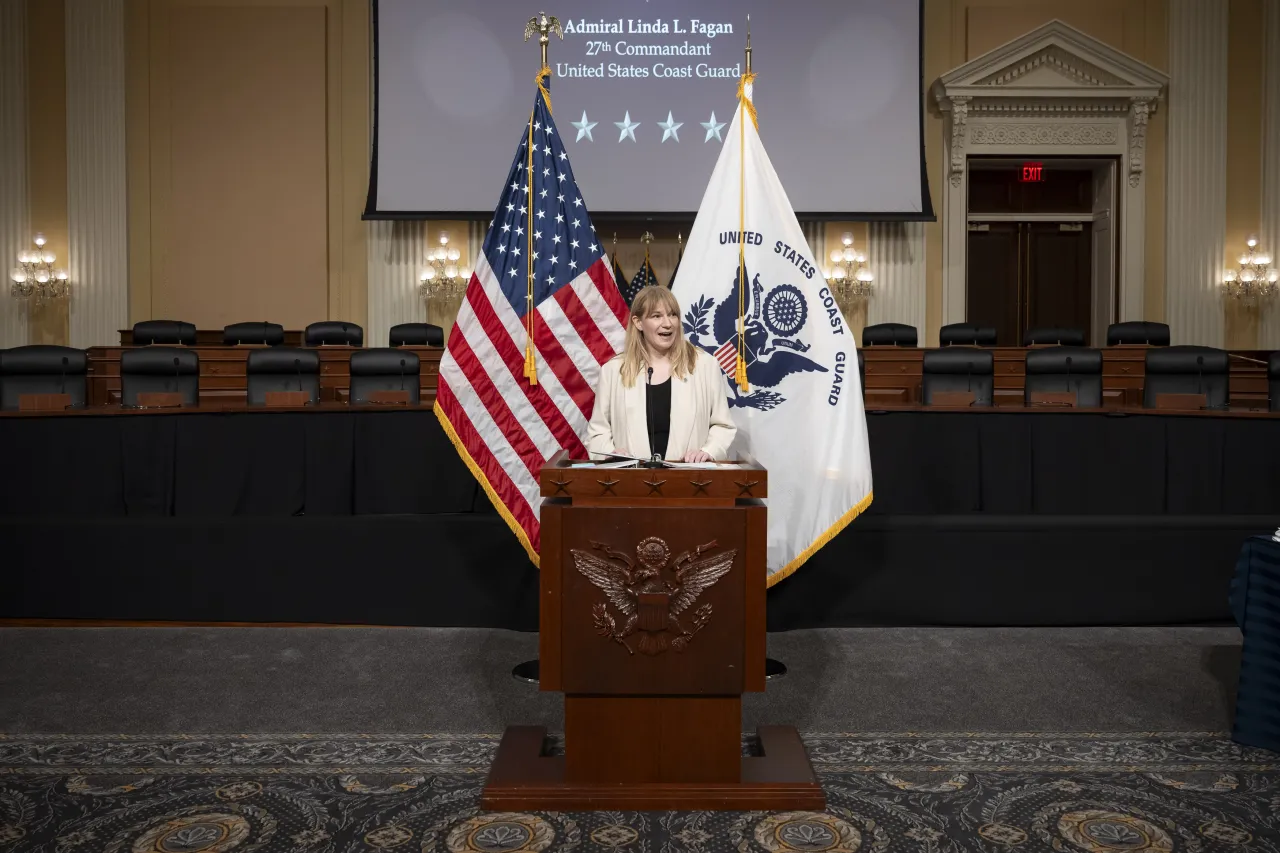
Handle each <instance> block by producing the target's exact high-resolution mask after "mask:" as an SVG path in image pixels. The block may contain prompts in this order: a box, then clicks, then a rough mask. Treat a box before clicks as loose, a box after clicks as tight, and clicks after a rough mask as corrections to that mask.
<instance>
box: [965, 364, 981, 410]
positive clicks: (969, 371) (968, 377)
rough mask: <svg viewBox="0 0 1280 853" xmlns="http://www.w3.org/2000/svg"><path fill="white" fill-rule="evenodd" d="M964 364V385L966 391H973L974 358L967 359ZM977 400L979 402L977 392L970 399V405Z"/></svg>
mask: <svg viewBox="0 0 1280 853" xmlns="http://www.w3.org/2000/svg"><path fill="white" fill-rule="evenodd" d="M964 366H965V375H964V387H965V390H966V391H969V392H972V391H973V361H972V360H969V361H966V362H965V363H964ZM976 402H978V399H977V395H976V394H975V395H974V399H972V400H970V401H969V405H970V406H972V405H973V404H974V403H976Z"/></svg>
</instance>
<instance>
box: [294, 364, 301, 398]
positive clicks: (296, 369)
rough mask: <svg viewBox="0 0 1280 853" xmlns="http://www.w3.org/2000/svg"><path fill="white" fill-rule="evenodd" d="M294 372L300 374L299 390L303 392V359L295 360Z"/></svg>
mask: <svg viewBox="0 0 1280 853" xmlns="http://www.w3.org/2000/svg"><path fill="white" fill-rule="evenodd" d="M293 370H294V372H295V373H297V374H298V390H299V391H301V390H302V359H299V358H295V359H294V360H293Z"/></svg>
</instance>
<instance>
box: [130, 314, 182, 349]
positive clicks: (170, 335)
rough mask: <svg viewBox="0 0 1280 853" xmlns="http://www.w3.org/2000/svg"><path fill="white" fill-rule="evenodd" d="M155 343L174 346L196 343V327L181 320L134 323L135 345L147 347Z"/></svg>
mask: <svg viewBox="0 0 1280 853" xmlns="http://www.w3.org/2000/svg"><path fill="white" fill-rule="evenodd" d="M153 344H161V345H166V346H172V345H174V344H181V345H183V346H188V347H193V346H195V345H196V327H195V326H194V325H192V324H191V323H184V322H182V321H181V320H143V321H142V322H140V323H134V324H133V345H134V346H135V347H147V346H152V345H153Z"/></svg>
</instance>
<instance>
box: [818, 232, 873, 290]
mask: <svg viewBox="0 0 1280 853" xmlns="http://www.w3.org/2000/svg"><path fill="white" fill-rule="evenodd" d="M840 242H841V243H843V244H844V248H842V249H832V250H831V266H830V267H828V268H827V269H825V270H823V273H822V274H823V277H825V278H826V280H827V283H828V284H829V285H831V287H832V289H833V290H835V292H836V295H837V297H838V298H842V299H854V300H857V299H869V298H870V297H871V292H872V290H873V289H874V286H873V285H872V282H873V281H875V275H873V274H872V272H871V270H869V269H867V266H866V264H867V256H866V255H864V254H862V253H861V252H859V251H858V250H856V249H855V248H853V235H852V234H849V233H846V234H845V235H844V236H843V237H841V238H840Z"/></svg>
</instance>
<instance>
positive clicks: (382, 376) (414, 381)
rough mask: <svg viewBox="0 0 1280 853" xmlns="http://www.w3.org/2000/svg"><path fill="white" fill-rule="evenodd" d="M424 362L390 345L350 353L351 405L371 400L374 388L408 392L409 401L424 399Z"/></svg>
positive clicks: (416, 402) (415, 355)
mask: <svg viewBox="0 0 1280 853" xmlns="http://www.w3.org/2000/svg"><path fill="white" fill-rule="evenodd" d="M421 370H422V363H421V361H420V360H419V359H418V354H417V353H414V352H405V351H404V350H398V349H394V348H392V347H387V348H385V349H382V348H379V349H367V350H361V351H360V352H353V353H352V354H351V405H353V406H359V405H362V404H365V403H368V402H369V393H370V392H372V391H408V392H409V402H410V403H412V404H413V405H415V406H416V405H417V404H418V401H419V400H420V399H421V395H420V393H419V390H418V386H419V385H421V384H422V382H421V379H420V374H421Z"/></svg>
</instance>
